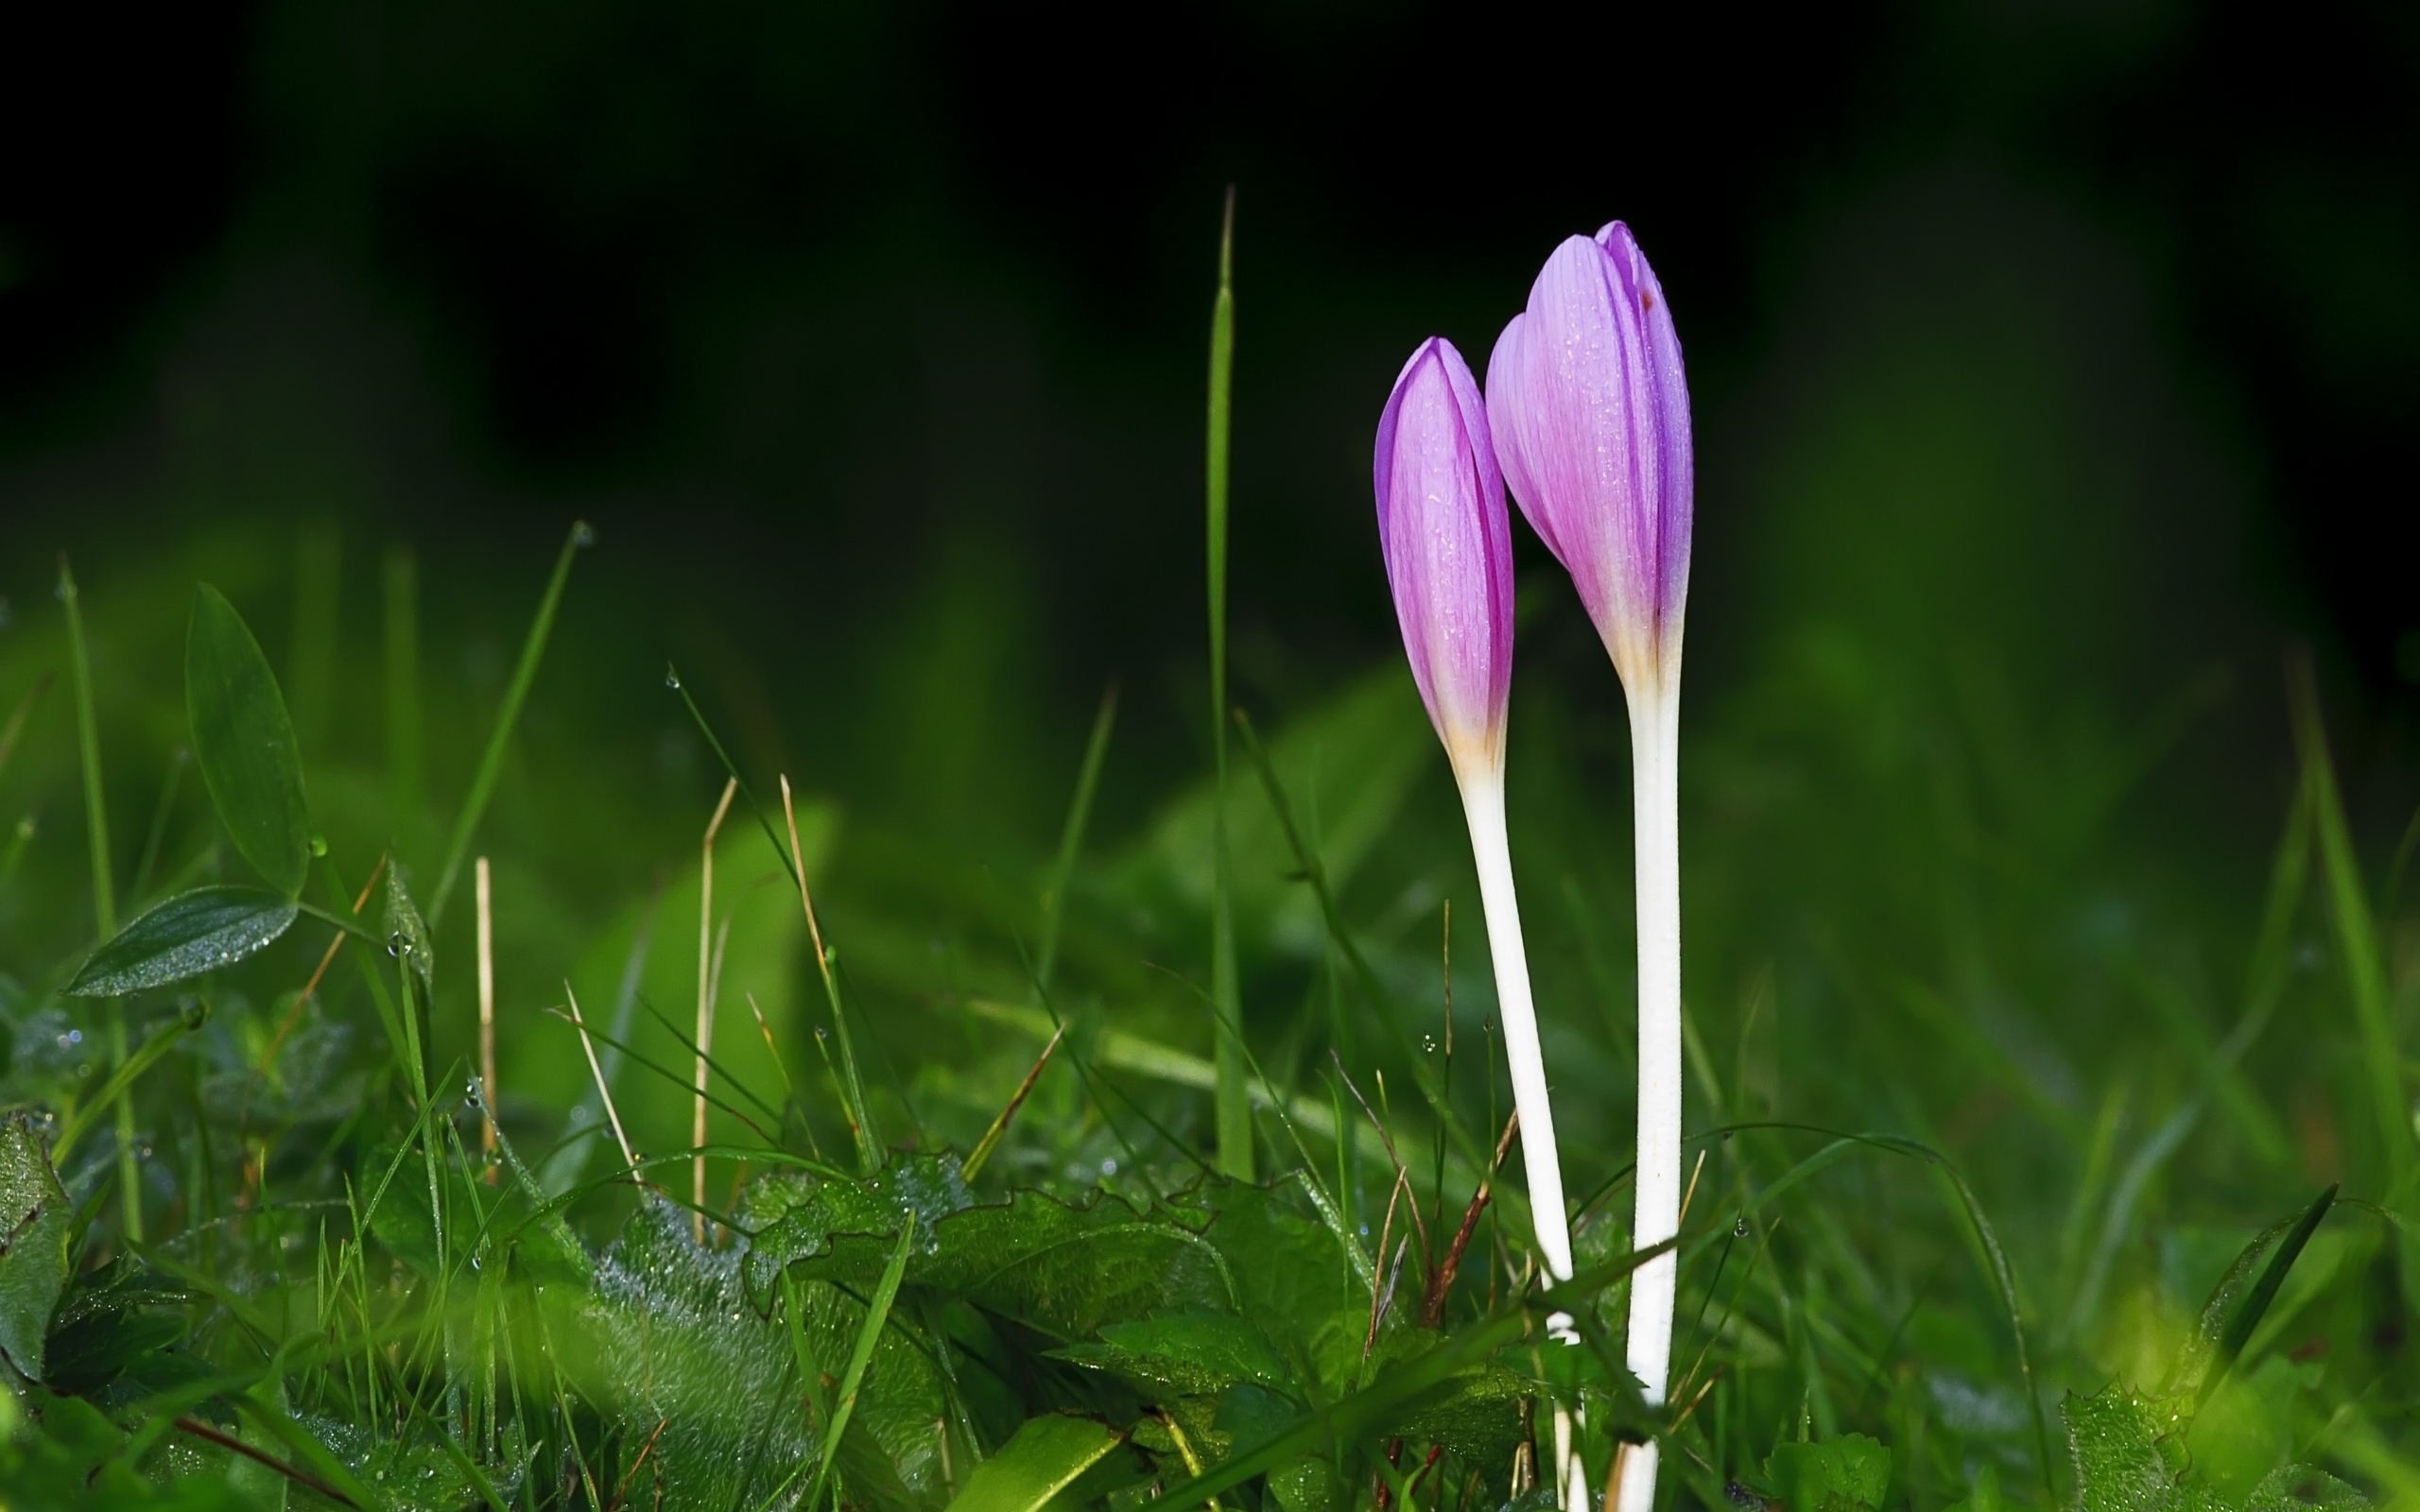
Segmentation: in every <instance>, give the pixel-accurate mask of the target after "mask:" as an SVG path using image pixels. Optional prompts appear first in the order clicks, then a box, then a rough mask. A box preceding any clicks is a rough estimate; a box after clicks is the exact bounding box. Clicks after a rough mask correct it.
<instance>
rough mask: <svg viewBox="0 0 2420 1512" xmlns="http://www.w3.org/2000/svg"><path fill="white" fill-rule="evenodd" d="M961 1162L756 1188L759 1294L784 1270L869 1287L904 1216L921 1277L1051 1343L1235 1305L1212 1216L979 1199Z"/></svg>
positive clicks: (914, 1279) (915, 1277)
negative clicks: (1209, 1236)
mask: <svg viewBox="0 0 2420 1512" xmlns="http://www.w3.org/2000/svg"><path fill="white" fill-rule="evenodd" d="M970 1200H971V1199H970V1198H969V1197H968V1196H967V1195H966V1194H965V1187H964V1184H963V1183H962V1182H959V1181H958V1179H957V1166H956V1163H955V1161H954V1160H936V1159H934V1158H932V1157H922V1158H919V1159H916V1160H904V1161H901V1162H898V1164H897V1165H895V1166H894V1167H893V1168H892V1169H891V1170H890V1171H886V1172H884V1173H883V1174H882V1175H880V1176H878V1177H873V1178H872V1179H870V1180H867V1181H862V1182H860V1181H856V1180H850V1179H843V1178H837V1177H826V1178H818V1177H776V1178H773V1179H769V1180H767V1181H763V1182H759V1183H758V1184H757V1186H756V1187H755V1188H754V1189H753V1190H752V1196H751V1200H750V1205H749V1216H748V1218H747V1219H746V1220H745V1221H746V1222H747V1224H748V1226H749V1228H750V1229H752V1230H753V1231H754V1233H755V1237H754V1239H752V1241H751V1242H750V1247H749V1259H748V1266H749V1282H750V1289H751V1291H752V1293H754V1294H755V1295H757V1296H759V1297H762V1296H764V1295H765V1294H766V1293H767V1292H768V1291H769V1289H770V1287H771V1285H772V1281H773V1278H774V1277H775V1276H777V1275H778V1274H779V1273H780V1271H781V1269H782V1268H783V1267H785V1266H791V1265H795V1266H796V1267H797V1268H798V1270H799V1273H800V1274H801V1275H803V1276H804V1277H806V1278H808V1279H811V1280H829V1281H835V1282H838V1283H839V1284H842V1285H846V1286H848V1287H851V1288H852V1289H854V1290H856V1291H859V1292H860V1293H862V1292H863V1291H864V1290H865V1289H867V1288H869V1287H871V1286H873V1284H874V1282H875V1280H876V1279H877V1278H878V1277H880V1276H881V1274H882V1271H883V1268H884V1266H885V1264H886V1263H888V1261H889V1260H890V1252H891V1247H892V1246H893V1244H894V1243H895V1242H896V1241H897V1238H898V1235H899V1229H900V1225H901V1222H902V1220H903V1217H904V1215H905V1214H906V1213H907V1212H908V1211H914V1212H915V1214H916V1219H917V1236H916V1244H915V1246H914V1249H913V1252H912V1253H911V1254H910V1255H909V1257H908V1272H907V1280H908V1284H909V1285H912V1286H930V1287H937V1288H939V1289H941V1290H942V1291H947V1292H953V1293H956V1294H957V1295H958V1296H959V1297H963V1298H964V1299H965V1300H967V1301H969V1302H972V1303H974V1304H975V1305H976V1306H977V1307H980V1308H982V1309H984V1310H985V1311H987V1312H990V1313H993V1314H998V1315H999V1316H1002V1317H1007V1318H1011V1319H1013V1320H1014V1321H1016V1322H1019V1323H1022V1324H1024V1325H1026V1326H1027V1327H1029V1328H1031V1329H1033V1330H1035V1331H1037V1332H1041V1333H1044V1334H1046V1335H1048V1336H1049V1337H1051V1338H1054V1339H1059V1340H1063V1341H1065V1342H1068V1343H1074V1342H1077V1341H1080V1340H1084V1339H1089V1338H1091V1337H1092V1336H1093V1335H1094V1333H1095V1332H1097V1331H1098V1330H1099V1329H1100V1327H1101V1326H1102V1325H1103V1324H1108V1323H1119V1322H1130V1321H1133V1320H1137V1319H1141V1318H1145V1317H1150V1316H1152V1315H1155V1314H1164V1313H1172V1312H1232V1311H1234V1310H1235V1309H1236V1305H1237V1298H1236V1283H1235V1280H1234V1277H1233V1274H1232V1271H1231V1268H1230V1267H1229V1266H1228V1264H1227V1263H1226V1262H1225V1260H1224V1259H1222V1258H1221V1257H1220V1256H1219V1252H1218V1251H1217V1250H1216V1249H1215V1248H1214V1247H1213V1246H1211V1245H1210V1244H1209V1243H1208V1242H1207V1241H1206V1240H1205V1239H1204V1238H1203V1237H1202V1233H1201V1229H1203V1228H1204V1227H1206V1226H1207V1218H1206V1216H1205V1215H1202V1214H1197V1213H1192V1212H1183V1211H1173V1210H1169V1209H1167V1208H1154V1209H1151V1210H1150V1211H1145V1210H1142V1209H1138V1208H1135V1207H1133V1206H1132V1205H1131V1204H1129V1203H1128V1202H1126V1201H1125V1200H1124V1199H1122V1198H1120V1197H1116V1196H1114V1195H1111V1194H1106V1193H1095V1194H1092V1195H1091V1196H1090V1197H1089V1198H1088V1199H1087V1200H1085V1201H1084V1202H1081V1203H1077V1204H1070V1203H1065V1202H1061V1201H1060V1200H1058V1199H1057V1198H1055V1197H1052V1196H1048V1195H1046V1194H1042V1193H1037V1192H1020V1193H1016V1194H1013V1195H1011V1197H1010V1199H1009V1200H1008V1201H1007V1202H1004V1203H995V1204H988V1205H984V1206H968V1205H967V1203H968V1202H969V1201H970Z"/></svg>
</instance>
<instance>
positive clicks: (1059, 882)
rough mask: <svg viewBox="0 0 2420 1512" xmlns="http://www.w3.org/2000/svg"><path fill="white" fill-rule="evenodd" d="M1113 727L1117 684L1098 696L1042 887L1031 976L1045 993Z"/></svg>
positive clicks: (1115, 719) (1056, 960) (1115, 717)
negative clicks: (1064, 820) (1038, 936)
mask: <svg viewBox="0 0 2420 1512" xmlns="http://www.w3.org/2000/svg"><path fill="white" fill-rule="evenodd" d="M1116 723H1117V684H1116V683H1115V682H1112V683H1111V684H1110V685H1109V687H1108V689H1107V691H1105V692H1103V693H1102V694H1101V696H1100V709H1099V712H1098V713H1095V714H1094V715H1093V732H1092V738H1091V739H1089V740H1087V741H1086V742H1084V762H1083V765H1081V766H1080V767H1079V768H1078V769H1077V771H1076V796H1075V799H1074V800H1073V801H1071V802H1070V803H1069V804H1068V805H1067V823H1066V826H1065V828H1063V829H1062V830H1061V831H1060V832H1059V854H1058V856H1057V858H1056V859H1054V860H1053V861H1052V862H1051V864H1050V875H1049V877H1048V879H1047V880H1046V882H1045V883H1044V884H1043V887H1042V939H1041V942H1040V944H1039V946H1038V947H1037V948H1036V950H1035V951H1034V968H1033V974H1034V977H1035V979H1036V980H1037V981H1039V982H1040V983H1041V985H1042V986H1043V988H1045V989H1047V988H1049V986H1050V972H1051V969H1052V968H1053V967H1054V966H1056V965H1057V964H1058V961H1059V930H1060V927H1061V925H1063V923H1064V922H1065V921H1066V918H1067V885H1068V884H1069V882H1070V881H1071V880H1073V878H1074V877H1075V875H1076V858H1077V857H1078V856H1079V855H1080V854H1081V853H1082V851H1083V847H1084V828H1085V826H1086V825H1087V824H1089V823H1090V822H1091V820H1092V814H1093V794H1094V792H1095V791H1096V790H1097V789H1098V787H1099V786H1100V768H1101V763H1102V761H1103V760H1104V759H1106V758H1107V757H1108V755H1109V734H1110V730H1112V729H1113V728H1114V727H1115V725H1116Z"/></svg>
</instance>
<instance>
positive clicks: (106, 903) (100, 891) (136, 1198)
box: [59, 552, 143, 1243]
mask: <svg viewBox="0 0 2420 1512" xmlns="http://www.w3.org/2000/svg"><path fill="white" fill-rule="evenodd" d="M59 601H60V602H61V604H62V605H64V606H65V607H66V610H67V664H68V672H69V675H70V677H71V679H73V681H74V684H75V690H76V750H77V756H78V761H79V763H80V765H81V766H82V769H83V776H84V835H85V839H86V841H87V843H88V845H89V847H90V851H91V857H92V868H93V923H94V926H95V929H96V930H97V931H98V932H99V935H100V937H101V938H102V939H103V940H107V939H109V938H110V936H113V935H115V934H116V933H117V887H116V885H115V882H114V880H113V879H112V877H111V875H110V812H109V802H108V799H107V797H106V796H105V795H104V793H103V791H102V787H101V731H100V721H99V720H98V719H97V718H96V717H95V714H94V712H93V660H92V656H91V654H90V653H89V652H88V651H87V650H86V649H85V645H84V610H83V603H82V599H81V598H80V596H79V595H78V593H77V590H76V575H75V574H74V573H73V572H71V571H69V570H68V566H67V554H66V553H65V552H61V553H60V555H59ZM103 1012H104V1014H105V1015H106V1016H107V1018H108V1020H109V1034H110V1065H111V1068H112V1070H113V1071H114V1070H117V1069H120V1068H123V1067H124V1066H125V1065H126V1005H125V1004H124V1003H123V1002H120V1001H117V1000H114V999H112V1001H111V1003H110V1005H109V1006H108V1007H107V1008H106V1009H104V1010H103ZM114 1111H115V1114H116V1120H117V1186H118V1216H119V1220H120V1221H121V1222H122V1223H123V1224H124V1225H125V1226H126V1237H127V1238H128V1239H129V1240H130V1241H132V1242H136V1243H140V1242H141V1240H142V1238H143V1188H142V1185H141V1182H140V1177H139V1176H138V1173H137V1172H136V1170H135V1164H134V1102H133V1100H132V1099H131V1098H130V1097H129V1096H128V1095H127V1094H126V1091H125V1090H124V1089H123V1088H121V1089H120V1090H119V1091H118V1095H117V1099H116V1108H115V1109H114Z"/></svg>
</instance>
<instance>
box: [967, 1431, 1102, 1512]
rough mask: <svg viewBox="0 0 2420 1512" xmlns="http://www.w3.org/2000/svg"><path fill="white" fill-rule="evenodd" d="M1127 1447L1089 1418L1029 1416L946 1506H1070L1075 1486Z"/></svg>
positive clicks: (1020, 1509) (1004, 1510)
mask: <svg viewBox="0 0 2420 1512" xmlns="http://www.w3.org/2000/svg"><path fill="white" fill-rule="evenodd" d="M1125 1443H1126V1438H1125V1435H1122V1434H1116V1433H1113V1432H1111V1431H1110V1430H1109V1429H1108V1428H1105V1427H1103V1426H1102V1425H1101V1424H1099V1423H1097V1422H1094V1421H1093V1420H1092V1419H1091V1418H1089V1417H1067V1416H1065V1415H1063V1414H1060V1413H1052V1414H1050V1415H1048V1416H1046V1417H1032V1418H1029V1419H1027V1421H1026V1424H1025V1426H1024V1427H1022V1428H1020V1429H1018V1430H1017V1432H1016V1436H1015V1437H1013V1438H1011V1439H1010V1440H1009V1441H1008V1442H1007V1443H1005V1444H1003V1445H1001V1446H1000V1452H998V1453H996V1454H994V1455H993V1456H992V1457H991V1458H990V1459H987V1460H985V1461H984V1462H983V1463H982V1464H980V1465H978V1466H977V1467H976V1468H975V1473H974V1474H972V1475H970V1476H968V1477H967V1478H966V1488H965V1489H964V1490H962V1491H960V1492H959V1493H958V1499H957V1500H956V1501H953V1502H952V1503H950V1504H949V1505H950V1512H1042V1508H1044V1507H1046V1506H1049V1505H1050V1504H1052V1503H1054V1502H1057V1501H1059V1500H1060V1499H1061V1498H1062V1497H1065V1498H1066V1499H1067V1501H1068V1503H1069V1504H1073V1503H1076V1502H1077V1501H1078V1500H1080V1498H1078V1497H1077V1496H1075V1495H1072V1494H1071V1493H1072V1492H1075V1491H1076V1490H1077V1489H1078V1483H1080V1482H1082V1481H1084V1480H1085V1479H1086V1477H1087V1475H1088V1474H1089V1473H1090V1472H1091V1471H1093V1470H1094V1469H1095V1468H1096V1467H1098V1466H1100V1465H1102V1463H1103V1462H1104V1461H1106V1460H1108V1459H1109V1457H1110V1456H1111V1455H1112V1454H1114V1453H1115V1452H1117V1451H1118V1450H1119V1449H1120V1448H1122V1447H1123V1446H1124V1445H1125Z"/></svg>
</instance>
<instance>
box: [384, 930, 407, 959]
mask: <svg viewBox="0 0 2420 1512" xmlns="http://www.w3.org/2000/svg"><path fill="white" fill-rule="evenodd" d="M387 954H389V955H401V954H404V933H403V931H402V930H397V931H396V932H395V933H393V934H391V935H389V936H387Z"/></svg>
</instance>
